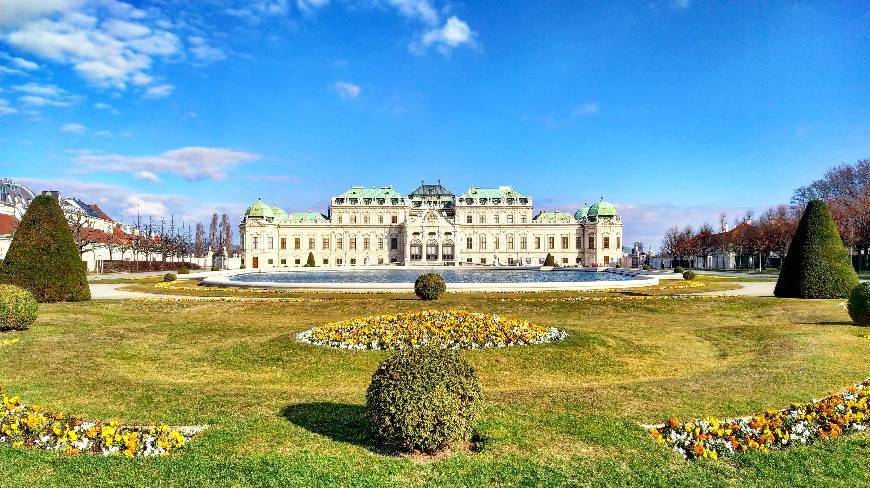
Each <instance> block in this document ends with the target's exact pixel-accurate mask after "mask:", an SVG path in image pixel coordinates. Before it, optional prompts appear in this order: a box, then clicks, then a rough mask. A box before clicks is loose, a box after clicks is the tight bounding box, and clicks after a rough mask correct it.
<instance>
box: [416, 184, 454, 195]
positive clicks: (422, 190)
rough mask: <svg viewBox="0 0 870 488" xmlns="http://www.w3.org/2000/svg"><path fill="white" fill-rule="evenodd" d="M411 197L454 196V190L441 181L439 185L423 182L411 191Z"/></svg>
mask: <svg viewBox="0 0 870 488" xmlns="http://www.w3.org/2000/svg"><path fill="white" fill-rule="evenodd" d="M408 196H409V197H411V198H414V197H450V198H453V196H454V195H453V192H451V191H450V190H448V189H447V188H444V187H443V186H442V185H441V182H440V181H439V182H438V184H437V185H427V184H425V183H422V184H421V185H420V186H419V187H417V189H416V190H414V191H413V192H411V194H410V195H408Z"/></svg>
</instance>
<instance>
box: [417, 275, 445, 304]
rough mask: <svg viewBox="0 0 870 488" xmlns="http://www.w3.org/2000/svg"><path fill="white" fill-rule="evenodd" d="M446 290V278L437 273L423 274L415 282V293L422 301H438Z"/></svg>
mask: <svg viewBox="0 0 870 488" xmlns="http://www.w3.org/2000/svg"><path fill="white" fill-rule="evenodd" d="M446 290H447V284H446V283H444V278H442V277H441V275H439V274H436V273H426V274H422V275H420V276H419V277H417V281H415V282H414V293H416V294H417V296H418V297H420V299H421V300H438V297H440V296H441V294H442V293H444V292H445V291H446Z"/></svg>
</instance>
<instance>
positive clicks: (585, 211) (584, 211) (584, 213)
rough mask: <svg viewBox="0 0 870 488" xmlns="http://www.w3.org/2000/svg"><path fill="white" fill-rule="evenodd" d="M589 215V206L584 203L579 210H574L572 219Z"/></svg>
mask: <svg viewBox="0 0 870 488" xmlns="http://www.w3.org/2000/svg"><path fill="white" fill-rule="evenodd" d="M587 215H589V207H588V206H587V205H586V204H585V203H584V204H583V207H581V208H580V210H578V211H576V212H574V219H576V220H583V219H585V218H586V216H587Z"/></svg>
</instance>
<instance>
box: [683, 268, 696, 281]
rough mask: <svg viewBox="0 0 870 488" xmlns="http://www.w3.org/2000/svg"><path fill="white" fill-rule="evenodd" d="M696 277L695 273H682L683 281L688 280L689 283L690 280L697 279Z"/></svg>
mask: <svg viewBox="0 0 870 488" xmlns="http://www.w3.org/2000/svg"><path fill="white" fill-rule="evenodd" d="M697 277H698V275H696V274H695V272H694V271H692V270H689V271H684V272H683V279H684V280H689V281H691V280H694V279H695V278H697Z"/></svg>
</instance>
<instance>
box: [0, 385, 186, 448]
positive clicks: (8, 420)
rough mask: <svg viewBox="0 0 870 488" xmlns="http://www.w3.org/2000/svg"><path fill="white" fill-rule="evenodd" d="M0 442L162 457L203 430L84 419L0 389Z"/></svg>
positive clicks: (23, 445) (19, 445) (15, 445)
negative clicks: (1, 401)
mask: <svg viewBox="0 0 870 488" xmlns="http://www.w3.org/2000/svg"><path fill="white" fill-rule="evenodd" d="M0 393H2V395H3V409H2V412H0V443H3V444H9V445H11V446H12V447H15V448H21V447H29V448H36V449H45V450H49V451H59V452H64V453H67V454H82V453H88V454H101V455H104V456H127V457H133V456H165V455H167V454H169V453H171V452H173V451H176V450H178V449H180V448H181V447H183V446H184V445H185V444H186V443H188V442H189V441H190V440H191V439H192V438H193V437H194V436H195V435H196V434H198V433H199V432H200V431H201V430H202V429H201V428H198V427H190V428H171V427H168V426H166V425H163V426H159V427H127V426H121V425H118V423H117V422H114V421H111V422H108V423H105V422H99V421H87V420H82V419H79V418H75V417H67V416H65V415H64V414H63V413H61V412H47V411H45V409H44V408H43V407H41V406H39V405H27V404H25V403H23V402H22V401H21V399H20V398H18V397H17V396H13V397H10V396H8V395H6V393H5V392H3V391H2V388H0Z"/></svg>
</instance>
